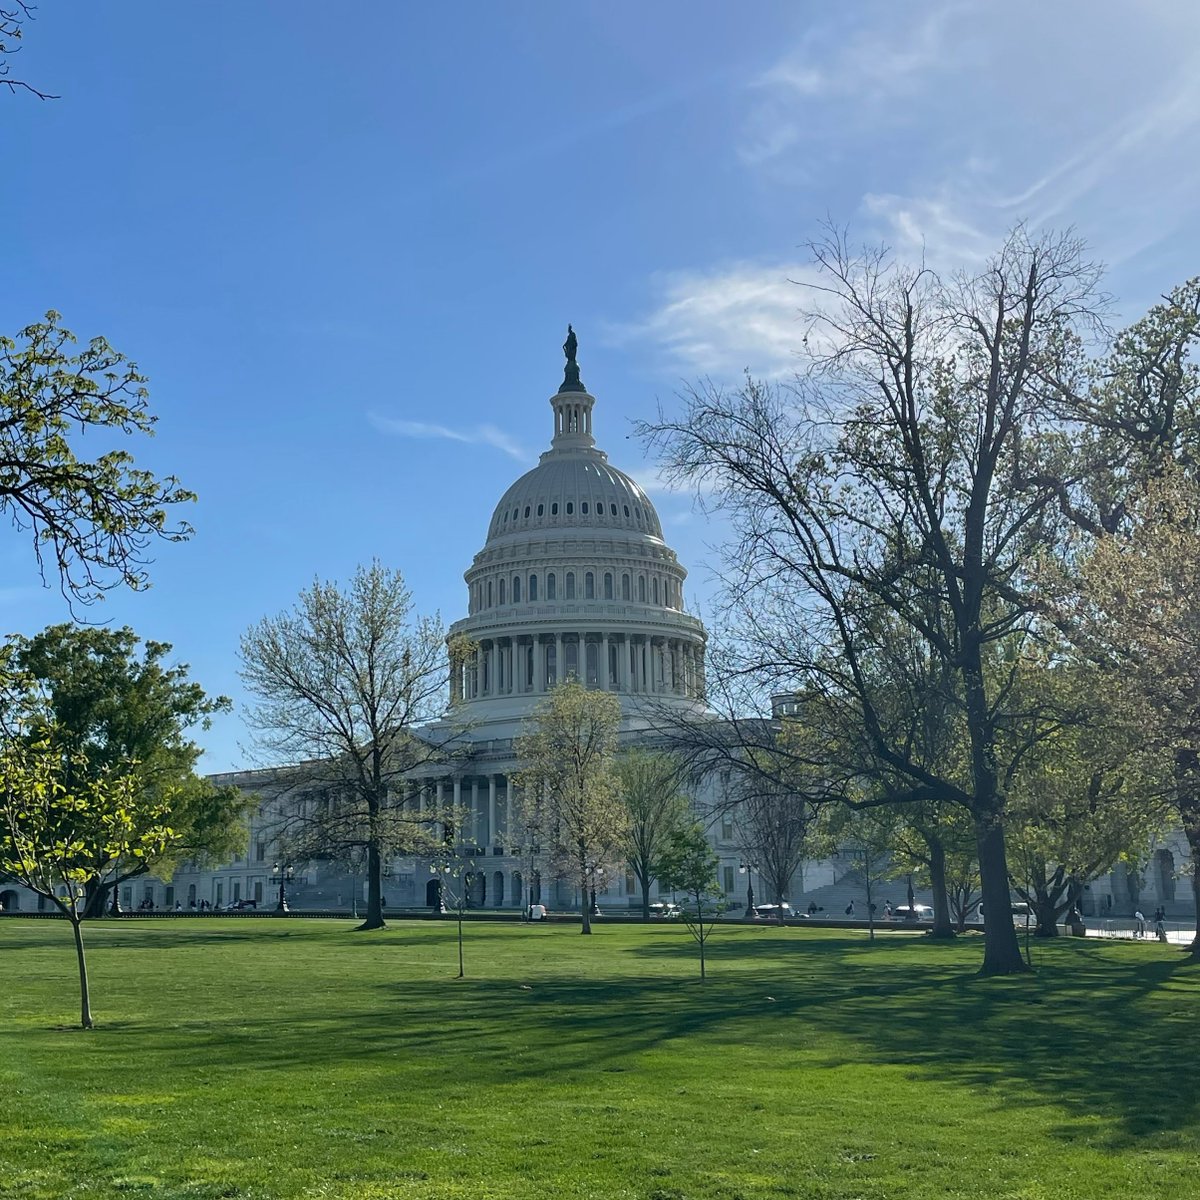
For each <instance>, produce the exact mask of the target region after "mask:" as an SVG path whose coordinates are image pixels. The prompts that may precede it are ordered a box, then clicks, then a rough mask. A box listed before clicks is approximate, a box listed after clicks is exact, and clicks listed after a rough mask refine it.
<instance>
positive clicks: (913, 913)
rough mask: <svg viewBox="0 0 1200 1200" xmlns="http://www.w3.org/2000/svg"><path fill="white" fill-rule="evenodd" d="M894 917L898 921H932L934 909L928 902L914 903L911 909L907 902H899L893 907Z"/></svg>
mask: <svg viewBox="0 0 1200 1200" xmlns="http://www.w3.org/2000/svg"><path fill="white" fill-rule="evenodd" d="M892 919H893V920H896V921H932V920H933V909H932V908H930V907H929V905H928V904H914V905H913V906H912V908H911V909H910V908H909V907H908V905H907V904H897V905H896V907H895V908H893V909H892Z"/></svg>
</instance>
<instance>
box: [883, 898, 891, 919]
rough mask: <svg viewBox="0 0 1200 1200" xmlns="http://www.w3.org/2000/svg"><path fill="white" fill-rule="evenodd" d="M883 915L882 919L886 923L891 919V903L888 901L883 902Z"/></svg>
mask: <svg viewBox="0 0 1200 1200" xmlns="http://www.w3.org/2000/svg"><path fill="white" fill-rule="evenodd" d="M883 915H884V918H885V919H886V920H888V921H890V920H891V919H892V902H891V901H890V900H887V901H885V902H884V905H883Z"/></svg>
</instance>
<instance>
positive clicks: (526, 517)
mask: <svg viewBox="0 0 1200 1200" xmlns="http://www.w3.org/2000/svg"><path fill="white" fill-rule="evenodd" d="M525 520H527V521H528V520H529V505H528V504H527V505H525Z"/></svg>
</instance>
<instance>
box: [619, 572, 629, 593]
mask: <svg viewBox="0 0 1200 1200" xmlns="http://www.w3.org/2000/svg"><path fill="white" fill-rule="evenodd" d="M621 599H622V600H628V599H629V574H628V572H626V574H624V575H622V576H621Z"/></svg>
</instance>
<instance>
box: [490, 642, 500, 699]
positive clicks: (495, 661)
mask: <svg viewBox="0 0 1200 1200" xmlns="http://www.w3.org/2000/svg"><path fill="white" fill-rule="evenodd" d="M499 665H500V647H499V646H498V645H497V643H496V639H495V638H492V643H491V648H490V649H489V650H488V693H489V695H492V696H494V695H496V693H497V692H498V691H499V690H500V686H499V684H500V677H499V675H497V673H496V669H497V667H498V666H499Z"/></svg>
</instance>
